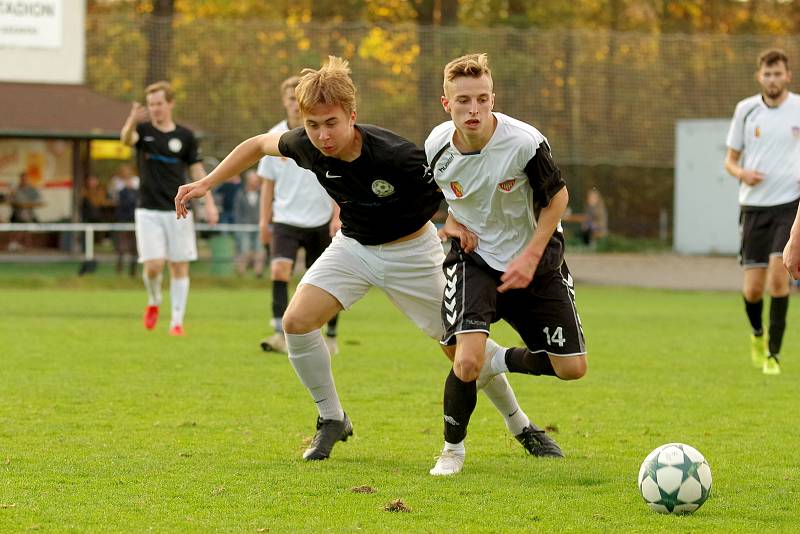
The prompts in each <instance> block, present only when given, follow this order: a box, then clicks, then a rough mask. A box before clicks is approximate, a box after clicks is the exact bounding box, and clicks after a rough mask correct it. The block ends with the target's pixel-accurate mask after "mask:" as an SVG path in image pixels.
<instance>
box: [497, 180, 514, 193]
mask: <svg viewBox="0 0 800 534" xmlns="http://www.w3.org/2000/svg"><path fill="white" fill-rule="evenodd" d="M515 183H517V179H516V178H512V179H510V180H506V181H505V182H500V183H499V184H497V187H499V188H500V189H502V190H503V191H505V192H506V193H508V192H509V191H511V188H512V187H514V184H515Z"/></svg>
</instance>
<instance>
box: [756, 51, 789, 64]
mask: <svg viewBox="0 0 800 534" xmlns="http://www.w3.org/2000/svg"><path fill="white" fill-rule="evenodd" d="M781 61H782V62H783V64H784V65H785V66H786V68H787V69H788V68H789V56H787V55H786V52H784V51H783V50H781V49H780V48H770V49H769V50H764V51H763V52H761V54H759V56H758V63H757V64H756V68H759V69H760V68H761V66H762V65H766V66H767V67H771V66H772V65H774V64H775V63H779V62H781Z"/></svg>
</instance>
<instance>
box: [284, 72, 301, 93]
mask: <svg viewBox="0 0 800 534" xmlns="http://www.w3.org/2000/svg"><path fill="white" fill-rule="evenodd" d="M299 83H300V76H290V77H289V78H286V79H285V80H283V81H282V82H281V95H282V94H283V93H285V92H286V90H287V89H294V88H295V87H297V84H299Z"/></svg>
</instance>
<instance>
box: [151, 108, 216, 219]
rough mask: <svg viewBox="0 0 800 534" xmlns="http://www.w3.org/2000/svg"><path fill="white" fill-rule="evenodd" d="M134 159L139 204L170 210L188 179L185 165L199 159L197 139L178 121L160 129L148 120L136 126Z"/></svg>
mask: <svg viewBox="0 0 800 534" xmlns="http://www.w3.org/2000/svg"><path fill="white" fill-rule="evenodd" d="M136 133H138V134H139V140H138V141H137V142H136V161H137V164H138V167H139V176H140V177H141V185H140V191H139V207H140V208H147V209H151V210H164V211H172V210H174V209H175V195H176V194H177V193H178V188H179V187H180V186H182V185H183V184H185V183H186V181H187V172H186V171H187V168H188V167H189V166H190V165H192V164H194V163H197V162H199V161H201V158H200V151H199V149H198V146H197V139H196V138H195V136H194V134H193V133H192V131H191V130H189V129H188V128H185V127H183V126H181V125H179V124H177V125H175V129H174V130H172V131H169V132H162V131H161V130H159V129H158V128H156V127H155V126H153V124H152V123H150V122H142V123H139V124H137V125H136Z"/></svg>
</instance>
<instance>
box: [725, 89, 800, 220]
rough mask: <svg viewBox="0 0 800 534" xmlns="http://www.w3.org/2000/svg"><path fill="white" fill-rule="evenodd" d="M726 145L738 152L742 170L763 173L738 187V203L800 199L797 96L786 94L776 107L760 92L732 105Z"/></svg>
mask: <svg viewBox="0 0 800 534" xmlns="http://www.w3.org/2000/svg"><path fill="white" fill-rule="evenodd" d="M727 145H728V147H729V148H732V149H733V150H738V151H740V152H742V159H741V161H740V162H739V163H740V164H741V166H742V167H744V168H745V169H753V170H756V171H759V172H761V173H762V174H764V180H763V181H762V182H761V183H759V184H757V185H755V186H749V185H747V184H745V183H744V182H742V184H741V186H740V187H739V204H741V205H742V206H778V205H781V204H787V203H789V202H792V201H794V200H797V198H800V96H798V95H797V94H795V93H789V96H788V98H786V100H784V101H783V103H782V104H781V105H780V106H778V107H777V108H771V107H768V106H767V105H766V104H765V103H764V99H763V98H762V97H761V95H755V96H751V97H749V98H745V99H744V100H742V101H741V102H739V103H738V104H737V105H736V111H735V112H734V113H733V120H732V121H731V126H730V129H729V130H728V139H727Z"/></svg>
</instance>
